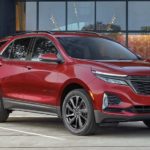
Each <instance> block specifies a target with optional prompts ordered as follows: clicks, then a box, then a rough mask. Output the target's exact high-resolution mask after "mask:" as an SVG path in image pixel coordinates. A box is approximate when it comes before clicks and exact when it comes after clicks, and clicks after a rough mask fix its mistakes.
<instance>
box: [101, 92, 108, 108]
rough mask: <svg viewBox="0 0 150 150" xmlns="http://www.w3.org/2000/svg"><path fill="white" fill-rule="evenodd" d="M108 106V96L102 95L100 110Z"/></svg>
mask: <svg viewBox="0 0 150 150" xmlns="http://www.w3.org/2000/svg"><path fill="white" fill-rule="evenodd" d="M108 105H109V101H108V96H107V94H105V93H104V95H103V104H102V109H103V110H104V109H106V108H107V107H108Z"/></svg>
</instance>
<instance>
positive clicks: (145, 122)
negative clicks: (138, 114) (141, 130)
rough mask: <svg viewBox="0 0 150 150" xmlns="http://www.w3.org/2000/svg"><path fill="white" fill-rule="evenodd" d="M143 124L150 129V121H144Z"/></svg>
mask: <svg viewBox="0 0 150 150" xmlns="http://www.w3.org/2000/svg"><path fill="white" fill-rule="evenodd" d="M143 122H144V124H145V125H146V126H147V127H148V128H150V120H144V121H143Z"/></svg>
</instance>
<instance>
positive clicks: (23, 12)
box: [16, 2, 37, 31]
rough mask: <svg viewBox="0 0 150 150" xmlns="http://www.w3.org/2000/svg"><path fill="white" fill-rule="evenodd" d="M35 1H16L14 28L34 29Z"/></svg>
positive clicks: (19, 29)
mask: <svg viewBox="0 0 150 150" xmlns="http://www.w3.org/2000/svg"><path fill="white" fill-rule="evenodd" d="M36 8H37V4H36V2H17V3H16V30H17V31H25V30H36V17H37V14H36Z"/></svg>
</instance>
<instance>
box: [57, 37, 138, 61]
mask: <svg viewBox="0 0 150 150" xmlns="http://www.w3.org/2000/svg"><path fill="white" fill-rule="evenodd" d="M59 41H60V42H61V44H62V45H63V47H64V49H65V50H66V52H67V53H68V55H69V56H71V57H74V58H79V59H90V60H135V59H138V58H137V56H136V55H134V54H133V53H132V52H130V51H129V50H128V49H126V48H125V47H123V46H122V45H120V44H119V43H116V42H114V41H111V40H108V39H104V38H94V37H93V38H87V37H61V38H59Z"/></svg>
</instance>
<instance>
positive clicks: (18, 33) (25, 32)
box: [11, 30, 52, 36]
mask: <svg viewBox="0 0 150 150" xmlns="http://www.w3.org/2000/svg"><path fill="white" fill-rule="evenodd" d="M39 32H43V33H49V34H52V33H51V31H40V30H38V31H19V32H16V33H14V34H12V35H11V36H16V35H22V34H28V33H39Z"/></svg>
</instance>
